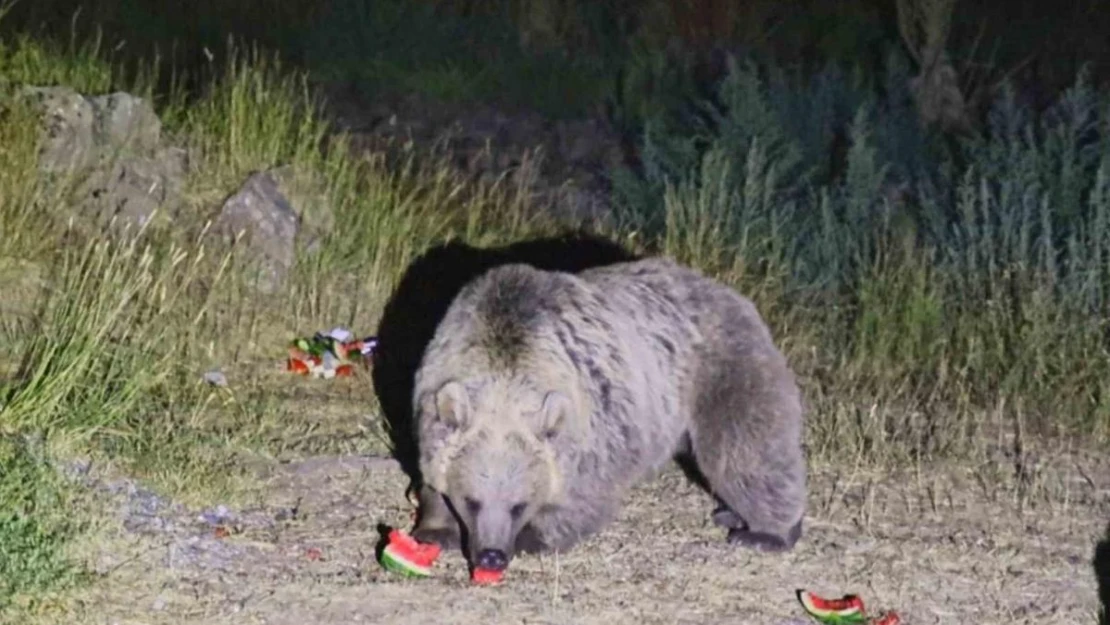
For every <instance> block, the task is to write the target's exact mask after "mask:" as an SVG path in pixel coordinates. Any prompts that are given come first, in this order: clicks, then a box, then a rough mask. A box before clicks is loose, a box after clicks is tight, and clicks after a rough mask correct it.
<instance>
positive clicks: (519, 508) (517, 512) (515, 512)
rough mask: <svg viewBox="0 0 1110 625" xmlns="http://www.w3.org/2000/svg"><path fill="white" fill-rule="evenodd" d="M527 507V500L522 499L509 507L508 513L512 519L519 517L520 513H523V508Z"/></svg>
mask: <svg viewBox="0 0 1110 625" xmlns="http://www.w3.org/2000/svg"><path fill="white" fill-rule="evenodd" d="M527 507H528V502H525V501H522V502H520V503H518V504H517V505H515V506H513V507H512V508H509V514H510V515H512V517H513V518H514V519H519V518H520V515H522V514H524V509H525V508H527Z"/></svg>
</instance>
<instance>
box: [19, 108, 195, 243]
mask: <svg viewBox="0 0 1110 625" xmlns="http://www.w3.org/2000/svg"><path fill="white" fill-rule="evenodd" d="M23 93H24V95H25V96H26V97H28V98H30V99H31V101H32V103H33V104H34V105H36V106H37V107H38V109H39V111H40V114H41V115H42V123H43V136H42V143H41V147H40V152H39V169H40V170H41V171H42V172H43V173H45V174H47V175H58V176H73V178H72V179H73V181H74V184H75V186H74V193H75V197H74V198H73V206H74V208H75V211H74V213H75V214H74V215H73V216H74V217H75V218H77V220H79V221H80V222H83V223H84V224H85V225H87V226H92V227H96V228H102V227H104V226H106V225H107V224H108V223H115V224H116V225H117V226H128V225H130V226H141V225H143V224H145V223H147V222H148V221H149V220H150V218H151V216H152V215H153V214H154V212H155V211H156V210H158V209H163V210H164V212H165V213H166V214H167V215H170V216H172V215H173V214H174V213H175V212H176V210H177V209H178V207H179V206H180V204H181V202H182V188H183V186H184V181H185V177H186V175H187V170H188V156H187V154H186V153H185V151H184V150H182V149H180V148H174V147H164V146H162V145H161V138H162V122H161V120H159V118H158V115H157V113H155V111H154V108H153V107H152V106H151V105H150V103H149V102H147V101H146V100H144V99H143V98H139V97H136V96H133V95H131V94H128V93H123V92H116V93H110V94H106V95H99V96H92V97H87V96H84V95H82V94H80V93H78V92H76V91H74V90H73V89H70V88H69V87H25V88H24V90H23Z"/></svg>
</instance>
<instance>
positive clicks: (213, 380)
mask: <svg viewBox="0 0 1110 625" xmlns="http://www.w3.org/2000/svg"><path fill="white" fill-rule="evenodd" d="M204 381H205V382H207V383H208V384H211V385H212V386H219V387H224V386H227V376H225V375H224V374H223V372H222V371H219V370H213V371H208V372H206V373H205V374H204Z"/></svg>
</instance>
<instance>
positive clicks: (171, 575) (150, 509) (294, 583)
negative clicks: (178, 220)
mask: <svg viewBox="0 0 1110 625" xmlns="http://www.w3.org/2000/svg"><path fill="white" fill-rule="evenodd" d="M1053 466H1054V468H1052V469H1049V470H1046V472H1044V473H1043V474H1042V476H1041V478H1040V486H1039V487H1038V494H1037V495H1036V498H1037V503H1036V504H1035V505H1034V504H1033V503H1031V502H1026V503H1025V504H1024V505H1019V501H1018V500H1017V499H1016V498H1015V497H1014V491H1013V490H1012V489H1010V488H1009V487H1008V486H1005V485H999V486H986V484H987V482H985V481H984V480H982V479H981V476H980V475H978V474H977V470H971V469H961V468H960V467H922V468H921V469H920V470H919V471H913V472H906V473H903V474H899V475H894V474H890V475H881V474H867V473H862V472H860V473H855V474H852V473H850V472H845V471H844V470H837V469H834V468H827V467H826V468H816V469H815V471H814V476H813V480H812V490H811V498H810V501H811V515H810V517H809V519H808V526H807V533H806V536H805V538H804V540H803V541H802V542H801V543H799V545H798V547H797V549H796V550H795V551H794V552H792V553H790V554H787V555H778V556H776V555H761V554H756V553H753V552H750V551H747V550H743V549H737V548H732V547H729V546H728V545H726V544H725V542H724V541H723V535H722V533H721V530H719V529H718V528H716V527H713V526H712V524H711V523H710V521H709V510H710V502H709V501H708V499H707V498H706V497H705V496H704V495H703V494H702V493H701V492H700V491H699V490H698V489H696V488H695V487H693V486H691V485H689V484H688V483H687V482H686V480H685V478H684V477H683V476H682V474H681V473H680V472H679V471H677V470H670V471H667V472H665V473H664V474H663V475H661V476H660V477H659V478H658V479H656V480H654V481H652V482H651V483H649V484H646V485H644V486H643V487H641V488H639V489H637V491H636V492H635V493H634V494H633V495H632V496H631V497H630V498H629V499H628V501H627V505H626V507H625V508H624V511H623V513H622V514H621V516H620V518H619V520H618V521H617V522H616V523H615V524H614V525H612V526H611V527H609V528H608V529H607V530H606V531H604V532H603V533H602V534H600V535H599V536H597V537H596V538H594V539H592V540H590V541H588V542H587V543H585V544H584V545H583V546H582V547H581V548H580V549H577V550H575V551H573V552H571V553H566V554H561V555H558V556H555V555H552V556H546V557H528V556H522V557H520V558H518V559H517V560H516V561H515V562H514V563H513V565H512V567H511V568H510V570H509V572H508V573H507V575H506V577H505V579H504V581H503V583H502V584H501V585H500V586H497V587H489V588H483V587H472V586H471V585H470V584H469V582H468V578H467V572H466V568H465V563H464V561H463V559H462V556H461V554H459V553H457V552H446V553H444V554H443V555H442V556H441V557H440V560H439V561H438V562H437V564H436V566H435V569H436V570H435V575H434V576H433V577H431V578H428V579H418V580H407V579H402V578H400V577H398V576H396V575H395V574H393V573H390V572H388V571H385V570H384V569H382V568H381V566H380V565H379V564H378V562H377V561H376V547H377V546H378V544H379V543H380V540H381V537H382V535H383V529H382V528H383V526H400V527H402V528H407V527H409V524H410V513H411V506H410V504H409V503H408V502H407V501H406V499H405V496H404V493H403V491H404V487H405V485H406V483H407V482H406V480H405V478H404V476H403V475H402V474H401V472H400V470H399V468H398V467H397V466H396V465H395V464H394V463H393V462H392V461H390V460H388V459H386V458H375V457H321V458H312V459H308V460H305V461H301V462H295V463H288V464H284V465H274V466H271V467H269V468H268V469H267V470H266V472H265V475H264V477H263V480H264V484H265V486H264V492H265V496H264V499H263V503H261V504H260V505H258V506H257V507H251V508H249V509H242V510H226V509H225V510H220V509H202V510H188V509H185V508H184V507H181V506H175V505H172V504H170V503H169V502H165V501H163V500H161V499H160V498H158V497H156V496H154V495H152V494H150V493H147V492H144V491H142V490H140V489H137V488H135V487H134V486H133V485H132V484H130V483H129V482H127V481H122V482H119V481H116V482H105V483H93V484H94V485H93V486H92V487H93V488H98V489H101V490H102V492H104V493H105V494H106V495H107V496H108V497H110V498H111V501H113V502H115V503H113V506H115V507H116V509H117V510H118V514H119V516H118V522H117V523H114V524H109V525H108V526H106V529H105V530H104V532H105V533H104V535H103V536H102V537H101V538H100V540H98V541H97V543H96V546H95V550H94V554H93V561H94V562H96V565H95V567H96V568H97V570H98V571H100V572H101V574H102V575H103V577H102V578H101V579H100V580H99V581H98V582H97V583H96V584H95V586H94V587H93V589H92V590H91V591H90V592H89V593H87V594H86V596H85V597H84V599H83V602H82V604H83V605H84V606H85V608H86V611H85V612H84V613H82V614H80V615H79V619H78V621H77V622H81V623H104V624H109V623H111V624H120V625H124V624H138V623H198V624H199V623H268V624H271V625H276V624H289V625H293V624H298V625H300V624H308V623H320V624H323V623H360V622H361V623H383V624H385V623H398V624H401V623H404V624H409V625H411V624H415V623H429V624H431V623H460V624H464V625H465V624H478V623H482V624H486V623H582V624H593V623H597V624H605V625H614V624H616V623H722V624H726V623H727V624H733V623H735V624H741V623H752V624H766V625H787V624H790V623H795V622H796V623H803V622H806V620H805V618H804V617H805V615H804V613H803V612H802V609H801V607H800V605H799V604H798V602H797V601H796V598H795V590H796V589H799V588H806V589H811V590H813V591H815V592H817V593H819V594H822V595H826V596H836V595H839V594H841V593H847V592H854V593H859V594H860V595H861V596H862V597H863V598H864V600H865V602H866V604H867V606H869V609H871V610H874V611H875V612H879V611H885V610H888V609H893V610H896V611H897V612H898V613H899V615H900V616H901V617H902V622H903V623H907V624H912V625H918V624H926V623H976V624H981V625H988V624H999V625H1001V624H1003V623H1006V624H1014V623H1034V622H1036V623H1044V622H1052V623H1060V624H1071V623H1075V624H1078V623H1094V622H1096V619H1097V617H1096V616H1095V614H1096V610H1097V607H1098V602H1099V599H1098V590H1097V584H1096V575H1095V571H1094V568H1093V565H1092V557H1093V554H1094V553H1095V550H1096V548H1097V547H1096V545H1097V543H1098V542H1099V541H1100V540H1101V541H1107V540H1110V537H1107V536H1106V532H1107V531H1108V528H1107V525H1106V524H1107V519H1110V482H1107V481H1106V478H1105V476H1108V475H1110V464H1108V463H1107V459H1105V458H1096V457H1087V458H1073V459H1070V460H1069V461H1068V462H1066V463H1065V462H1057V463H1054V465H1053ZM1095 475H1097V476H1102V481H1101V482H1100V483H1094V482H1092V481H1090V480H1089V479H1088V478H1089V477H1090V476H1095ZM1085 476H1086V477H1085ZM1103 544H1104V547H1103V551H1104V552H1105V550H1106V549H1107V547H1106V546H1105V545H1106V544H1108V543H1103ZM1103 566H1106V563H1105V562H1103ZM1103 592H1105V589H1104V591H1103Z"/></svg>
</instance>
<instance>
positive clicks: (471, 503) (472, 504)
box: [466, 497, 482, 514]
mask: <svg viewBox="0 0 1110 625" xmlns="http://www.w3.org/2000/svg"><path fill="white" fill-rule="evenodd" d="M466 509H467V511H468V512H470V514H478V512H479V511H480V510H481V509H482V502H480V501H477V500H474V499H471V498H470V497H467V498H466Z"/></svg>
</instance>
